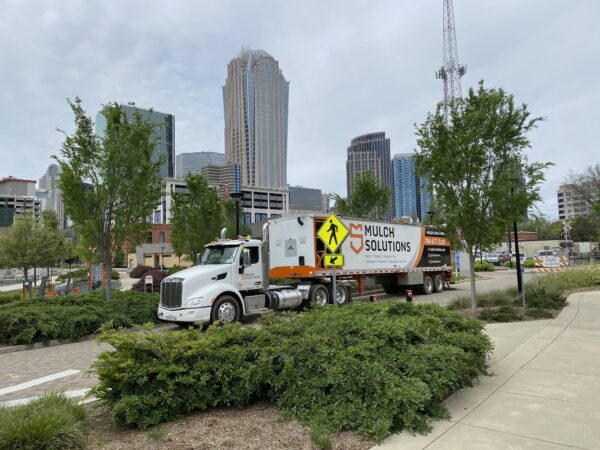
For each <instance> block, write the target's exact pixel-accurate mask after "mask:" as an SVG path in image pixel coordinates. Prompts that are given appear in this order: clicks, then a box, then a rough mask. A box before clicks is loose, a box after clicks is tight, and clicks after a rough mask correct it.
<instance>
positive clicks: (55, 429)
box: [0, 394, 85, 450]
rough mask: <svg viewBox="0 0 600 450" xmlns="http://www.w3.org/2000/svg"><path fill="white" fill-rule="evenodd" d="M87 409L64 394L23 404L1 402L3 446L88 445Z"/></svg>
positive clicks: (30, 448)
mask: <svg viewBox="0 0 600 450" xmlns="http://www.w3.org/2000/svg"><path fill="white" fill-rule="evenodd" d="M84 426H85V410H84V409H83V407H82V406H79V405H77V404H76V403H75V402H74V401H72V400H70V399H68V398H66V397H65V396H64V395H63V394H50V395H47V396H45V397H41V398H39V399H36V400H33V401H32V402H31V403H28V404H26V405H23V406H16V407H13V408H5V407H2V406H0V448H1V449H23V450H38V449H46V450H54V449H56V450H62V449H82V448H85V432H84Z"/></svg>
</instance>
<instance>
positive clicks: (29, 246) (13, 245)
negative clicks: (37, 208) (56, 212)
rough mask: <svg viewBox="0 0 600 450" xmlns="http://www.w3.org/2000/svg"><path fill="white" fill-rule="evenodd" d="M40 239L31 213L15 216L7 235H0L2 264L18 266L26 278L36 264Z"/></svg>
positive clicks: (0, 262)
mask: <svg viewBox="0 0 600 450" xmlns="http://www.w3.org/2000/svg"><path fill="white" fill-rule="evenodd" d="M39 242H40V240H39V239H38V237H37V236H36V223H35V220H34V218H33V217H32V216H31V215H26V216H23V217H15V220H14V222H13V224H12V225H11V226H10V227H8V231H7V234H6V236H4V237H0V265H2V266H5V267H18V268H20V269H22V270H23V275H24V277H25V279H28V278H29V269H31V268H32V267H34V266H35V263H36V256H37V255H36V253H37V251H38V250H39Z"/></svg>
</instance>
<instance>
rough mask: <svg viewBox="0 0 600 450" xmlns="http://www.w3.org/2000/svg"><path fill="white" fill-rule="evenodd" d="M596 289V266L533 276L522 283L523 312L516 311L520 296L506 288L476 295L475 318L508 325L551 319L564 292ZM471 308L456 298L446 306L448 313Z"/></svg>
mask: <svg viewBox="0 0 600 450" xmlns="http://www.w3.org/2000/svg"><path fill="white" fill-rule="evenodd" d="M594 286H600V266H598V265H590V266H587V267H584V268H578V269H574V270H569V271H565V272H553V273H549V274H543V275H537V276H535V277H534V278H533V279H531V280H529V281H528V282H527V283H525V303H526V305H527V308H526V309H525V311H523V310H522V309H521V308H519V307H520V306H521V304H522V299H521V296H520V295H519V294H518V292H517V289H516V288H508V289H504V290H497V291H492V292H486V293H483V294H478V295H477V306H478V308H481V310H480V312H479V318H480V319H481V320H485V321H488V322H509V321H513V320H522V319H527V318H535V319H539V318H551V317H554V314H555V313H556V312H558V311H560V310H561V309H562V308H564V306H565V304H566V301H567V299H566V294H565V293H566V291H568V290H570V289H577V288H583V287H594ZM470 307H471V299H470V297H466V296H463V297H459V298H457V299H455V300H454V301H453V302H452V303H450V304H449V305H448V309H451V310H463V309H468V308H470Z"/></svg>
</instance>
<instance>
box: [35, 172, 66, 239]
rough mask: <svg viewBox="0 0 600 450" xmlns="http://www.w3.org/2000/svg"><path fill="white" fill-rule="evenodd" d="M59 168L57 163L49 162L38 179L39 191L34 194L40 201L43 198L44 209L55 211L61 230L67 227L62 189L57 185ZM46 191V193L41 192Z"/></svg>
mask: <svg viewBox="0 0 600 450" xmlns="http://www.w3.org/2000/svg"><path fill="white" fill-rule="evenodd" d="M60 174H61V169H60V166H59V165H58V164H50V165H49V166H48V169H46V173H45V174H44V175H42V177H41V178H40V179H39V181H38V185H39V190H40V193H39V194H36V196H37V197H38V198H40V200H41V201H44V199H45V202H44V203H45V206H44V209H46V208H48V209H51V210H52V211H54V212H55V213H56V217H57V219H58V224H59V227H60V229H61V230H65V229H67V228H68V223H67V216H66V214H65V204H64V201H63V195H62V191H61V190H60V187H59V186H58V181H59V179H60ZM44 191H47V193H46V194H44V193H43V192H44Z"/></svg>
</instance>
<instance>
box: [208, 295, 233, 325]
mask: <svg viewBox="0 0 600 450" xmlns="http://www.w3.org/2000/svg"><path fill="white" fill-rule="evenodd" d="M217 320H218V321H219V323H221V324H223V325H227V324H230V323H235V322H237V321H238V320H240V305H239V304H238V302H237V300H236V299H235V298H233V297H232V296H231V295H222V296H221V297H219V298H218V299H217V301H216V302H215V304H214V305H213V307H212V313H211V317H210V321H211V322H216V321H217Z"/></svg>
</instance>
